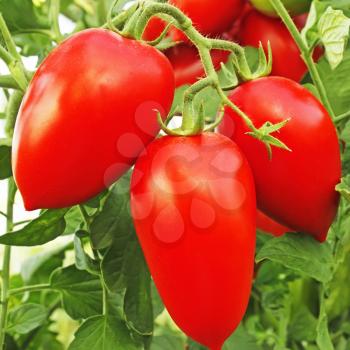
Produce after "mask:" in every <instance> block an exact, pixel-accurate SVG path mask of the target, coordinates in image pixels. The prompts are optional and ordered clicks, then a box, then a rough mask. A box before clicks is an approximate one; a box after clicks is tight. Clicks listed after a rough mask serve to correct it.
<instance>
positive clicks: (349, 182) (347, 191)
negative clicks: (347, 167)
mask: <svg viewBox="0 0 350 350" xmlns="http://www.w3.org/2000/svg"><path fill="white" fill-rule="evenodd" d="M335 189H336V190H337V191H338V192H339V193H340V194H341V195H342V196H343V197H344V198H345V199H346V200H347V201H348V202H350V175H347V176H346V177H343V178H342V179H341V182H340V183H339V184H338V185H337V186H336V187H335Z"/></svg>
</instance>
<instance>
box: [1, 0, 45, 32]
mask: <svg viewBox="0 0 350 350" xmlns="http://www.w3.org/2000/svg"><path fill="white" fill-rule="evenodd" d="M0 12H1V13H2V15H3V16H4V19H5V21H6V24H7V25H8V27H9V29H10V30H11V31H19V30H23V29H39V28H49V27H50V26H49V21H48V18H47V17H46V18H45V17H44V16H43V15H42V14H40V13H39V9H37V8H36V7H35V6H34V4H33V2H32V0H0Z"/></svg>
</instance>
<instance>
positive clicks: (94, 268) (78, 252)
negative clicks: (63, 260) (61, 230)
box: [74, 231, 100, 275]
mask: <svg viewBox="0 0 350 350" xmlns="http://www.w3.org/2000/svg"><path fill="white" fill-rule="evenodd" d="M86 234H88V233H86ZM84 236H85V235H83V233H82V231H78V232H77V233H76V234H75V236H74V251H75V266H76V267H77V269H78V270H83V271H87V272H89V273H91V274H93V275H99V273H100V268H99V265H98V263H97V262H96V261H95V260H94V259H92V258H91V257H90V255H88V254H87V253H86V252H85V250H84V243H83V237H84Z"/></svg>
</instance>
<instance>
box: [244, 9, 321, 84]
mask: <svg viewBox="0 0 350 350" xmlns="http://www.w3.org/2000/svg"><path fill="white" fill-rule="evenodd" d="M304 21H305V17H300V18H298V19H297V25H298V26H299V27H303V22H304ZM304 23H305V22H304ZM238 37H239V40H240V43H241V44H242V45H245V46H253V47H259V42H261V43H262V45H263V47H264V49H265V51H266V52H267V42H268V41H270V44H271V48H272V55H273V56H272V58H273V64H272V72H271V74H272V75H278V76H282V77H286V78H289V79H293V80H295V81H300V80H301V79H302V78H303V77H304V75H305V74H306V72H307V67H306V65H305V63H304V61H303V59H302V58H301V56H300V50H299V48H298V46H297V44H296V43H295V42H294V39H293V38H292V36H291V35H290V33H289V31H288V29H287V28H286V26H285V25H284V24H283V23H282V21H281V20H280V19H277V18H271V17H267V16H264V15H263V14H261V13H259V12H258V11H255V10H254V11H250V12H248V14H247V15H246V16H245V17H244V19H243V21H242V24H241V28H240V31H239V34H238ZM319 56H320V51H317V52H316V53H315V59H317V58H318V57H319Z"/></svg>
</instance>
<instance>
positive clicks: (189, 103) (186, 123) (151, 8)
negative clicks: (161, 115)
mask: <svg viewBox="0 0 350 350" xmlns="http://www.w3.org/2000/svg"><path fill="white" fill-rule="evenodd" d="M140 7H141V10H142V11H141V13H140V15H139V16H138V21H137V23H136V28H135V30H134V35H135V37H136V38H137V39H141V38H142V35H143V31H144V29H145V28H146V26H147V23H148V21H149V20H150V19H151V18H152V17H153V16H155V15H165V16H169V17H171V18H172V19H173V25H174V26H175V27H177V28H179V29H181V31H183V32H184V33H185V35H186V36H187V37H188V39H189V40H190V41H191V42H192V43H193V44H194V45H195V46H196V48H197V50H198V53H199V56H200V58H201V61H202V63H203V67H204V71H205V73H206V78H204V79H202V80H200V81H198V82H197V83H195V84H194V85H192V86H191V87H189V89H188V90H187V91H186V92H185V94H184V108H183V124H182V127H181V131H180V132H178V133H177V131H173V132H171V134H179V135H184V134H188V131H189V133H190V134H196V133H200V132H201V131H202V130H203V129H204V127H203V128H202V129H200V128H196V127H195V125H196V124H198V122H199V120H201V119H202V118H201V116H200V115H199V116H198V115H196V113H194V111H193V100H194V97H195V95H196V94H197V93H198V92H200V91H201V90H203V89H204V88H206V87H209V86H210V87H212V88H213V89H214V90H216V91H217V93H218V95H219V96H220V98H221V100H222V104H223V105H227V106H229V107H230V108H232V109H233V110H234V111H235V112H237V113H238V115H239V116H240V117H242V118H243V120H244V121H245V122H246V124H247V126H248V127H249V129H250V130H251V131H252V132H253V133H258V132H259V130H258V129H257V128H255V126H254V124H253V122H252V121H251V119H250V118H249V117H248V116H247V115H246V114H245V113H244V112H243V111H241V110H240V109H239V108H238V107H237V106H235V105H234V103H233V102H231V101H230V100H229V99H228V98H227V96H226V95H225V93H224V92H223V90H222V88H221V87H220V82H219V78H218V75H217V73H216V70H215V68H214V64H213V62H212V59H211V55H210V52H211V50H212V49H222V50H226V51H229V52H232V53H233V54H234V56H235V57H236V62H237V63H238V64H239V66H240V69H242V70H243V71H244V73H245V75H246V76H249V75H251V72H250V68H249V65H248V63H247V60H246V57H245V54H244V49H243V48H242V47H241V46H239V45H238V44H235V43H233V42H228V41H225V40H218V39H211V38H207V37H205V36H203V35H202V34H201V33H200V32H199V31H198V30H197V29H196V28H195V27H194V26H193V25H192V21H191V20H190V18H188V17H187V16H186V15H184V14H183V13H182V12H181V11H180V10H179V9H178V8H176V7H174V6H172V5H169V4H166V3H157V2H147V3H141V5H140ZM199 114H201V113H199ZM196 118H197V120H196ZM162 128H163V130H164V131H165V132H167V133H169V129H168V128H165V127H164V124H162Z"/></svg>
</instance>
